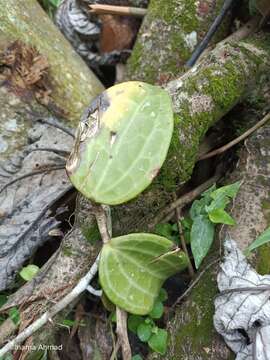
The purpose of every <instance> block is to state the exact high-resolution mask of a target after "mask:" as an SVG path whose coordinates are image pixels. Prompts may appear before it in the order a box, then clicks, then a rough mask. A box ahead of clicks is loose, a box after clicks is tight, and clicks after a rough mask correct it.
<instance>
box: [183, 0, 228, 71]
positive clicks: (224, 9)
mask: <svg viewBox="0 0 270 360" xmlns="http://www.w3.org/2000/svg"><path fill="white" fill-rule="evenodd" d="M233 3H234V0H225V1H224V4H223V6H222V8H221V10H220V13H219V14H218V16H217V17H216V18H215V20H214V22H213V24H212V25H211V26H210V28H209V30H208V32H207V33H206V35H205V37H204V38H203V39H202V41H201V43H200V44H199V46H198V47H197V48H196V49H195V51H194V52H193V54H192V55H191V57H190V59H189V60H188V61H187V63H186V67H188V68H191V67H192V66H194V65H195V63H196V62H197V60H198V59H199V57H200V56H201V54H202V53H203V51H204V50H205V49H206V48H207V46H208V45H209V43H210V41H211V39H212V38H213V36H214V35H215V33H216V32H217V31H218V29H219V27H220V25H221V23H222V21H223V20H224V18H225V16H226V14H227V13H228V11H229V10H230V8H231V7H232V4H233Z"/></svg>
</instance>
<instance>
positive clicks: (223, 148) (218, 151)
mask: <svg viewBox="0 0 270 360" xmlns="http://www.w3.org/2000/svg"><path fill="white" fill-rule="evenodd" d="M269 120H270V113H268V114H267V115H265V117H264V118H263V119H262V120H260V121H258V122H257V124H255V125H254V126H252V127H251V128H250V129H248V130H247V131H245V132H244V133H243V134H242V135H240V136H238V137H237V138H236V139H234V140H232V141H230V142H229V143H227V144H226V145H224V146H221V147H220V148H218V149H215V150H213V151H211V152H208V153H206V154H203V155H201V156H200V157H199V159H198V160H205V159H209V158H211V157H213V156H216V155H220V154H222V153H224V152H225V151H227V150H229V149H230V148H231V147H233V146H235V145H236V144H239V143H240V142H241V141H243V140H245V139H246V138H247V137H248V136H249V135H251V134H252V133H254V132H255V131H256V130H258V129H259V128H260V127H262V126H263V125H265V124H266V123H267V122H268V121H269Z"/></svg>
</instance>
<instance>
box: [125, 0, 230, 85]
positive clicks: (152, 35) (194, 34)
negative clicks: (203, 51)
mask: <svg viewBox="0 0 270 360" xmlns="http://www.w3.org/2000/svg"><path fill="white" fill-rule="evenodd" d="M223 3H224V1H223V0H217V1H216V0H210V1H186V0H171V1H166V0H151V1H150V5H149V7H148V10H147V15H146V17H145V18H144V21H143V25H142V27H141V29H140V32H139V34H138V37H137V40H136V43H135V46H134V48H133V51H132V55H131V57H130V59H129V60H128V67H127V79H133V80H143V81H146V82H150V83H155V82H157V83H159V84H163V83H166V82H168V80H170V79H173V78H175V77H176V76H177V77H179V75H180V73H181V72H184V64H185V63H186V61H187V60H188V59H189V57H190V56H191V54H192V52H193V51H194V49H195V48H196V46H197V45H198V44H199V42H200V41H201V40H202V38H203V37H204V35H205V34H206V32H207V31H208V29H209V27H210V25H211V24H212V22H213V21H214V19H215V18H216V16H217V15H218V14H219V12H220V9H221V7H222V5H223ZM229 25H230V16H227V17H226V20H225V21H224V23H223V25H222V26H221V28H220V30H219V31H218V33H217V34H216V36H215V37H214V39H213V42H212V43H215V42H217V41H220V40H222V39H224V37H226V35H227V34H228V29H229Z"/></svg>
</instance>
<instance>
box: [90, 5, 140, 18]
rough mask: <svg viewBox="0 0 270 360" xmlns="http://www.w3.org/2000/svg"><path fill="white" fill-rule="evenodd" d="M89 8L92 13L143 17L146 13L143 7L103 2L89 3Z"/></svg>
mask: <svg viewBox="0 0 270 360" xmlns="http://www.w3.org/2000/svg"><path fill="white" fill-rule="evenodd" d="M90 9H91V10H90V12H91V13H94V14H111V15H120V16H136V17H144V16H145V15H146V13H147V9H143V8H137V7H130V6H115V5H103V4H93V5H90Z"/></svg>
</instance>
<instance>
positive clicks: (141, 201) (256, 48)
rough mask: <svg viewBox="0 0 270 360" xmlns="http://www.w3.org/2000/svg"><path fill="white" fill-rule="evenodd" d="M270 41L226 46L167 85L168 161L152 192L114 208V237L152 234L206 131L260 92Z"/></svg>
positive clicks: (255, 38) (257, 37)
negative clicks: (170, 115) (171, 123)
mask: <svg viewBox="0 0 270 360" xmlns="http://www.w3.org/2000/svg"><path fill="white" fill-rule="evenodd" d="M269 51H270V46H269V40H268V35H267V34H263V33H261V34H258V35H254V36H252V37H250V38H248V39H247V40H245V41H241V42H238V43H237V44H233V43H227V44H226V43H225V44H222V45H221V46H217V48H216V49H214V50H213V51H211V52H209V53H208V55H207V57H205V58H204V59H203V60H202V61H201V62H200V63H199V64H198V65H197V66H195V67H194V68H193V69H191V70H190V71H188V72H187V73H185V74H184V75H183V76H181V77H179V79H176V80H174V81H171V82H169V83H168V85H166V89H167V91H168V92H169V94H170V95H171V96H172V100H173V106H174V113H175V128H174V133H173V137H172V142H171V146H170V149H169V153H168V156H167V159H166V161H165V163H164V165H163V167H162V168H161V170H160V173H159V175H158V176H157V178H156V179H155V180H154V182H153V184H152V185H151V186H150V188H149V189H148V190H146V191H145V192H144V193H143V194H141V195H140V196H139V197H138V198H137V199H135V200H134V201H132V202H129V203H128V204H127V205H123V206H117V207H115V208H114V213H115V218H116V219H117V220H116V225H115V232H116V234H120V233H123V232H127V231H129V232H130V231H141V230H145V229H147V228H148V229H149V224H150V225H151V223H152V220H153V217H154V216H155V215H156V213H157V211H158V210H159V209H160V207H162V206H165V205H166V204H167V203H168V202H170V201H171V199H172V193H173V192H174V191H175V190H176V189H177V187H179V186H180V185H181V184H182V183H184V182H185V181H187V180H188V179H189V178H190V177H191V174H192V171H193V168H194V164H195V162H196V159H197V154H198V148H199V144H200V142H201V140H202V139H203V137H204V135H205V133H206V132H207V130H208V129H209V128H210V127H211V126H212V125H214V124H215V122H217V121H218V120H219V119H221V118H222V117H223V116H224V115H225V114H226V113H227V112H229V110H231V109H232V108H233V107H234V105H235V104H236V103H237V102H239V101H241V100H242V99H243V98H244V97H245V96H247V94H248V92H249V90H250V88H251V87H256V86H257V83H259V82H260V78H261V77H262V76H263V74H264V72H267V71H269V68H270V60H269Z"/></svg>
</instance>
